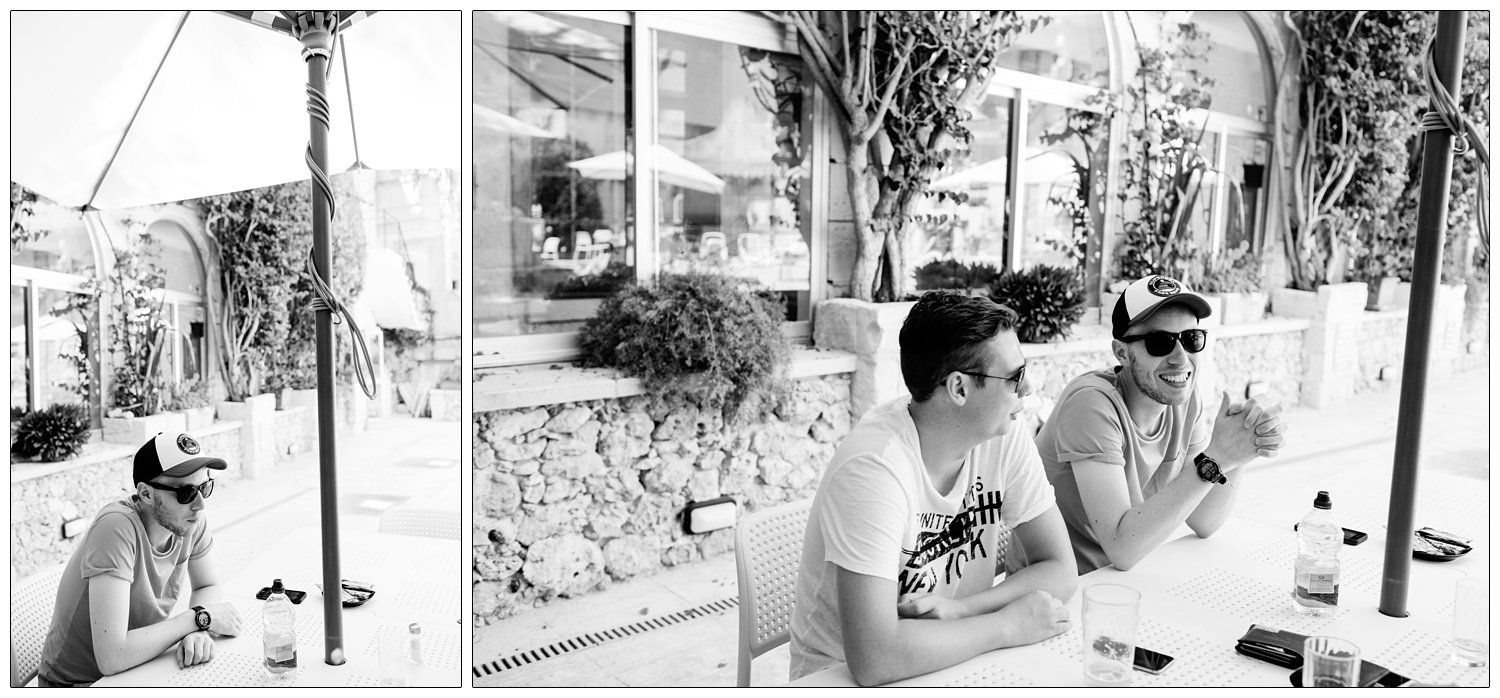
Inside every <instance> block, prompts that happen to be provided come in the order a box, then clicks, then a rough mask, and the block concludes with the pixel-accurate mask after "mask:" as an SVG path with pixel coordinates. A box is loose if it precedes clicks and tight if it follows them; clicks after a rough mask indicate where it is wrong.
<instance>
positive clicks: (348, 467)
mask: <svg viewBox="0 0 1500 698" xmlns="http://www.w3.org/2000/svg"><path fill="white" fill-rule="evenodd" d="M461 424H462V422H452V421H449V422H442V421H435V420H432V419H413V418H410V417H391V418H387V419H371V420H370V421H369V425H368V428H367V429H366V430H365V431H363V432H358V433H350V434H347V435H345V436H344V437H342V438H340V439H339V440H338V450H337V463H338V482H337V485H338V492H339V513H340V516H339V526H340V528H341V529H342V530H346V531H354V530H366V531H374V530H375V529H376V528H377V526H378V525H379V521H380V513H381V512H382V511H384V510H385V509H386V508H389V507H390V506H393V505H395V504H399V503H401V502H403V501H406V500H408V499H413V498H424V499H433V500H434V501H436V502H445V501H446V502H451V503H452V506H453V507H454V508H458V507H460V506H462V504H463V495H462V490H461V487H462V484H463V479H464V477H466V475H465V474H464V473H463V472H462V469H461V468H460V467H459V464H460V454H461V453H462V452H463V448H464V432H463V430H462V428H461ZM318 492H319V488H318V453H317V450H316V447H314V448H313V450H311V451H308V452H304V453H300V454H298V455H297V456H295V457H293V458H292V459H290V460H288V461H287V462H284V463H282V464H281V465H279V466H277V467H276V468H275V469H274V470H272V471H271V475H270V477H266V478H261V479H259V480H255V481H239V482H235V483H230V484H226V485H223V486H220V487H219V488H217V489H215V491H214V496H213V497H212V498H211V499H210V500H209V512H210V514H209V515H210V517H211V518H210V522H211V523H212V524H213V527H214V552H215V558H216V560H217V561H218V563H219V568H220V571H221V572H220V573H221V574H222V575H223V576H224V577H226V578H228V577H233V576H234V575H235V573H237V572H238V571H239V570H240V569H242V568H243V567H245V566H246V565H247V564H248V563H249V562H250V561H252V560H254V559H255V558H256V557H258V556H259V555H261V554H262V553H264V552H266V551H267V549H268V548H269V546H270V545H271V544H272V543H274V542H275V541H277V540H278V539H280V538H281V536H282V534H281V533H280V532H281V531H284V530H287V529H291V528H295V527H298V526H318V525H319V524H320V523H321V520H322V519H321V516H322V515H321V513H320V512H321V509H320V505H319V496H318ZM466 564H467V563H466ZM454 576H455V583H465V581H466V580H467V578H468V573H467V570H455V571H454ZM270 581H271V580H266V583H267V584H269V583H270Z"/></svg>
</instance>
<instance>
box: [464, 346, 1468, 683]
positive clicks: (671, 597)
mask: <svg viewBox="0 0 1500 698" xmlns="http://www.w3.org/2000/svg"><path fill="white" fill-rule="evenodd" d="M1490 391H1491V387H1490V381H1489V373H1488V371H1486V370H1478V371H1469V372H1466V373H1460V374H1455V375H1453V376H1450V377H1447V378H1441V379H1434V380H1432V381H1431V382H1430V383H1429V385H1428V389H1427V391H1426V397H1425V410H1424V412H1425V414H1424V420H1423V421H1424V426H1423V432H1422V445H1423V446H1422V457H1421V463H1422V468H1423V469H1424V470H1425V469H1435V470H1442V471H1446V472H1449V473H1453V474H1457V475H1461V476H1464V477H1471V478H1474V479H1475V481H1476V483H1475V484H1476V486H1478V487H1484V488H1488V486H1489V455H1490V440H1491V426H1490V409H1489V402H1490ZM1399 396H1400V389H1399V386H1391V387H1390V388H1389V389H1387V390H1384V391H1381V392H1374V393H1367V394H1364V395H1361V396H1358V397H1356V398H1355V399H1354V400H1352V401H1350V402H1349V403H1347V404H1345V405H1342V406H1339V407H1337V408H1334V409H1328V410H1322V411H1314V410H1310V409H1306V408H1294V409H1292V410H1290V411H1289V412H1288V413H1287V416H1286V420H1287V422H1288V423H1289V424H1290V425H1291V427H1292V430H1291V432H1290V434H1289V436H1288V442H1287V447H1286V449H1285V450H1284V451H1283V454H1282V456H1281V457H1279V458H1277V459H1275V460H1262V461H1260V462H1259V463H1258V464H1257V465H1255V466H1253V470H1252V471H1251V472H1250V473H1247V476H1246V477H1245V478H1244V479H1243V481H1242V482H1243V489H1242V491H1241V503H1240V506H1242V507H1247V506H1248V507H1253V506H1256V504H1257V502H1267V501H1273V500H1275V499H1276V498H1280V497H1283V496H1285V494H1284V493H1285V491H1286V490H1287V489H1288V485H1293V484H1295V483H1297V482H1299V481H1306V480H1310V479H1314V478H1315V477H1316V478H1322V477H1324V476H1327V475H1329V474H1333V473H1337V474H1341V475H1348V476H1349V477H1381V478H1386V479H1389V477H1390V468H1391V463H1392V462H1393V459H1394V454H1395V442H1396V425H1397V416H1398V402H1399ZM1314 474H1315V475H1314ZM736 595H737V592H736V587H735V570H734V557H733V556H732V555H728V556H723V557H720V558H717V559H714V560H710V561H706V562H703V563H699V564H694V565H690V566H687V567H683V568H677V569H674V570H671V571H668V572H665V573H662V574H658V575H655V576H653V577H649V578H645V579H639V580H631V581H629V582H626V583H619V584H616V585H614V586H613V587H612V588H610V589H609V590H608V591H605V592H602V593H595V594H591V595H589V596H586V597H583V598H579V599H566V600H562V601H560V602H555V603H553V604H552V605H550V606H546V607H543V608H540V609H536V610H533V611H530V612H527V613H523V614H521V615H519V616H517V617H514V618H511V619H508V620H505V621H503V622H500V623H498V624H495V625H490V626H487V627H484V628H479V629H478V630H477V631H476V632H475V638H474V654H473V657H474V665H475V666H476V667H480V666H483V665H486V664H489V663H491V662H496V663H497V665H499V666H500V667H501V670H500V671H494V670H493V669H491V671H490V673H486V672H485V671H483V670H480V671H479V672H478V673H479V675H478V676H476V677H475V678H474V685H475V686H481V687H483V686H733V685H734V682H735V671H736V664H735V662H736V659H735V652H736V643H737V637H738V616H737V611H738V609H737V607H736V606H734V605H733V603H732V602H731V603H718V604H716V603H715V602H717V601H723V600H725V599H733V598H734V597H736ZM690 609H697V610H698V612H697V613H692V614H688V615H687V617H686V619H683V618H684V616H680V615H676V614H679V613H682V612H685V611H689V610H690ZM605 631H614V632H609V633H606V634H605V636H604V637H606V639H605V640H604V641H603V642H601V643H599V644H595V645H588V644H585V643H582V642H573V643H569V642H568V640H569V639H574V638H579V637H582V636H585V635H592V636H593V637H594V638H598V637H601V636H600V635H598V633H605ZM549 655H550V656H549ZM517 656H520V657H522V658H521V659H514V658H516V657H517ZM502 659H505V660H507V661H506V662H501V660H502ZM512 663H514V664H517V665H518V666H516V668H506V665H507V664H512ZM787 665H788V658H787V648H786V647H785V646H783V647H781V648H778V649H777V650H774V651H772V652H771V653H770V654H767V655H763V656H762V657H760V658H758V659H756V660H755V662H754V665H753V666H754V669H753V681H752V683H753V685H756V686H768V685H778V684H782V683H785V682H786V677H787ZM491 666H496V665H491Z"/></svg>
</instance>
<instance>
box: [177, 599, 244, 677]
mask: <svg viewBox="0 0 1500 698" xmlns="http://www.w3.org/2000/svg"><path fill="white" fill-rule="evenodd" d="M209 613H213V611H209ZM235 620H236V621H238V620H239V619H238V618H236V619H235ZM236 627H238V626H236ZM176 654H177V668H179V669H186V668H188V667H190V666H194V665H196V664H203V663H206V662H208V660H210V659H213V658H214V639H213V638H211V637H209V636H208V633H206V632H203V631H198V632H196V633H188V634H187V635H186V636H184V637H183V638H182V642H181V643H180V644H178V645H177V653H176Z"/></svg>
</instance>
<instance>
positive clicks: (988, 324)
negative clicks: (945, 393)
mask: <svg viewBox="0 0 1500 698" xmlns="http://www.w3.org/2000/svg"><path fill="white" fill-rule="evenodd" d="M1015 327H1016V312H1015V311H1014V310H1011V309H1010V308H1007V307H1005V306H1003V305H999V304H997V303H995V302H994V301H992V300H990V299H988V298H977V297H974V296H967V295H964V294H963V293H960V292H958V291H929V292H927V293H926V294H924V295H923V296H922V298H921V299H919V300H918V301H917V305H916V306H915V307H913V308H912V309H911V313H910V314H908V315H907V316H906V322H905V323H903V324H902V325H901V378H902V379H903V380H904V381H906V389H907V390H909V391H911V399H912V402H926V401H927V399H928V398H930V397H932V394H933V393H934V392H936V391H937V388H938V386H939V385H941V384H942V382H943V378H944V377H945V376H947V375H948V374H950V373H952V372H954V371H968V372H974V373H983V372H985V368H986V367H985V365H984V357H983V355H982V351H981V350H980V345H981V344H984V343H985V342H988V341H990V340H991V339H994V338H995V335H998V334H1000V332H1001V331H1003V330H1014V329H1015ZM975 379H976V380H978V381H979V384H980V385H984V378H982V377H978V376H976V377H975Z"/></svg>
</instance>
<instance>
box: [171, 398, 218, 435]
mask: <svg viewBox="0 0 1500 698" xmlns="http://www.w3.org/2000/svg"><path fill="white" fill-rule="evenodd" d="M173 412H175V413H177V414H180V415H182V416H183V418H184V419H186V420H187V427H186V428H184V429H183V431H186V432H188V433H190V434H191V433H194V432H196V431H198V430H199V429H202V428H204V427H206V426H208V425H210V424H213V423H214V408H213V406H212V405H204V406H203V407H189V408H187V409H183V410H173Z"/></svg>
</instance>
